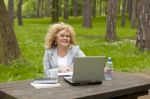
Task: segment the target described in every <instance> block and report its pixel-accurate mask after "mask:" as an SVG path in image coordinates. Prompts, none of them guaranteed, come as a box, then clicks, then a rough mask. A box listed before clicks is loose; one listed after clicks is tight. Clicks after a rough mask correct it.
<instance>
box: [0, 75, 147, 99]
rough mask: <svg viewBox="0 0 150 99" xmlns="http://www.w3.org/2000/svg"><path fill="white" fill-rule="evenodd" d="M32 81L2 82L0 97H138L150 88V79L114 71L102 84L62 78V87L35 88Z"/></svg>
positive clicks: (118, 98) (3, 98)
mask: <svg viewBox="0 0 150 99" xmlns="http://www.w3.org/2000/svg"><path fill="white" fill-rule="evenodd" d="M31 81H32V80H24V81H16V82H10V83H1V84H0V99H72V98H80V99H81V98H82V99H110V98H111V99H137V97H138V96H142V95H146V94H148V90H149V89H150V79H147V78H144V77H141V76H137V75H135V74H132V73H114V78H113V80H111V81H105V80H104V81H103V83H102V84H101V85H85V86H71V85H70V84H68V83H66V82H65V81H64V80H63V79H62V78H60V81H59V83H61V87H57V88H44V89H35V88H34V87H32V86H31V85H30V82H31Z"/></svg>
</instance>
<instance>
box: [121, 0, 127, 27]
mask: <svg viewBox="0 0 150 99" xmlns="http://www.w3.org/2000/svg"><path fill="white" fill-rule="evenodd" d="M125 15H126V0H123V2H122V21H121V26H122V27H125V22H126V16H125Z"/></svg>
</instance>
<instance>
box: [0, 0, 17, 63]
mask: <svg viewBox="0 0 150 99" xmlns="http://www.w3.org/2000/svg"><path fill="white" fill-rule="evenodd" d="M0 7H1V8H0V64H9V63H10V62H11V61H12V60H13V59H16V58H18V57H19V56H20V51H19V46H18V43H17V40H16V36H15V33H14V30H13V27H12V25H11V24H10V23H11V22H10V18H9V14H8V11H7V9H6V6H5V4H4V1H3V0H0Z"/></svg>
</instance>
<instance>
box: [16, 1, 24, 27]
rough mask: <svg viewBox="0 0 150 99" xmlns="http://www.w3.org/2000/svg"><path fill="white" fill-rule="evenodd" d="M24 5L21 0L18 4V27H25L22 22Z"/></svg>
mask: <svg viewBox="0 0 150 99" xmlns="http://www.w3.org/2000/svg"><path fill="white" fill-rule="evenodd" d="M22 4H23V0H19V2H18V5H17V6H18V8H17V18H18V25H19V26H23V21H22Z"/></svg>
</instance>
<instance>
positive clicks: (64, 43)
mask: <svg viewBox="0 0 150 99" xmlns="http://www.w3.org/2000/svg"><path fill="white" fill-rule="evenodd" d="M56 43H57V46H58V47H68V46H69V45H70V33H69V32H68V31H66V30H62V31H59V32H58V34H57V38H56Z"/></svg>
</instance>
